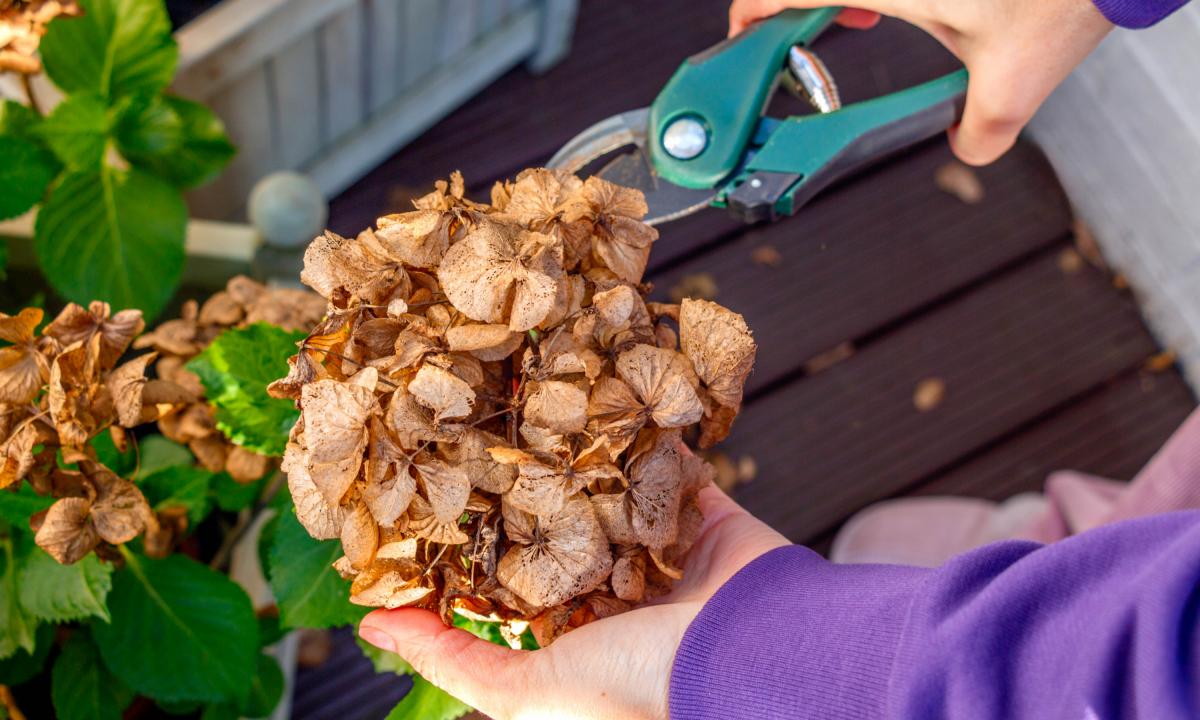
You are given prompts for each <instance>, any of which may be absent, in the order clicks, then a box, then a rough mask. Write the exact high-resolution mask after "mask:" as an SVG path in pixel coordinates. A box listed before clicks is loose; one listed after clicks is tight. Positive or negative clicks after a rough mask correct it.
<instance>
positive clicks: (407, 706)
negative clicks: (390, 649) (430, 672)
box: [386, 675, 471, 720]
mask: <svg viewBox="0 0 1200 720" xmlns="http://www.w3.org/2000/svg"><path fill="white" fill-rule="evenodd" d="M469 712H471V706H470V705H467V704H466V703H464V702H462V701H461V700H459V699H457V698H455V697H454V696H453V695H451V694H450V693H448V692H446V691H445V690H442V689H441V688H439V687H438V686H436V685H434V684H433V683H431V682H429V681H428V680H426V679H425V678H423V677H421V676H420V675H414V676H413V686H412V690H409V691H408V694H407V695H405V696H404V699H403V700H401V701H400V704H399V705H397V706H396V707H394V708H392V711H391V712H390V713H388V716H387V719H386V720H454V719H455V718H459V717H462V716H463V715H466V714H467V713H469Z"/></svg>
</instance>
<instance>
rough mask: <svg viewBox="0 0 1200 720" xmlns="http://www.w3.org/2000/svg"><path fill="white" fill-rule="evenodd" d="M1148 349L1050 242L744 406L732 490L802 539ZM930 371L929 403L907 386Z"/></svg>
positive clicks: (1116, 299) (1091, 275)
mask: <svg viewBox="0 0 1200 720" xmlns="http://www.w3.org/2000/svg"><path fill="white" fill-rule="evenodd" d="M764 332H772V329H770V328H760V329H759V334H760V335H761V334H763V333H764ZM1155 350H1156V348H1155V345H1154V342H1153V340H1152V339H1151V338H1150V336H1149V334H1148V333H1147V332H1146V330H1145V328H1144V327H1143V326H1142V324H1141V320H1140V318H1139V317H1138V314H1137V309H1136V308H1135V307H1134V305H1133V303H1132V302H1131V301H1129V300H1128V299H1127V298H1125V297H1122V296H1121V295H1119V294H1117V293H1115V292H1113V291H1112V290H1111V288H1110V286H1109V284H1108V280H1107V278H1105V277H1103V276H1102V275H1101V274H1100V273H1099V272H1096V271H1093V270H1090V269H1088V270H1082V271H1080V272H1079V273H1077V274H1074V275H1067V274H1064V273H1063V271H1062V270H1060V269H1059V265H1058V258H1057V253H1056V252H1054V251H1053V250H1052V251H1051V252H1050V253H1048V254H1045V255H1043V256H1041V257H1039V258H1037V259H1035V260H1033V261H1031V262H1030V263H1027V264H1025V265H1022V266H1020V267H1018V268H1015V269H1013V270H1012V271H1010V272H1007V273H1004V274H1002V275H1000V276H999V277H996V278H993V279H992V280H990V281H989V282H987V283H985V284H982V285H981V286H979V287H978V288H977V289H974V290H973V291H972V292H971V293H969V294H967V295H965V296H963V297H961V298H959V299H957V300H956V301H955V302H953V303H949V304H947V305H945V306H943V307H939V308H938V309H936V310H934V311H932V312H929V313H928V314H925V315H922V316H920V317H918V318H916V319H914V320H912V321H911V322H908V323H906V324H904V325H902V326H901V327H899V328H897V329H896V330H894V331H893V332H891V333H888V334H886V335H884V336H882V337H879V338H878V339H877V340H876V341H875V342H873V343H871V344H870V345H868V346H867V347H865V348H862V349H860V350H859V351H858V352H857V353H856V354H855V355H854V356H853V357H851V358H849V359H848V360H845V361H843V362H842V363H839V364H837V365H835V366H833V367H832V368H830V369H828V370H826V371H825V372H822V373H819V374H817V375H814V376H812V377H808V378H804V379H801V380H799V381H797V382H794V383H791V384H789V385H787V386H784V387H781V388H778V389H777V390H775V391H774V392H772V393H771V394H769V395H768V396H766V397H764V398H762V399H760V400H758V401H756V402H753V403H751V404H750V405H749V406H748V407H747V408H745V410H744V411H743V414H742V416H741V417H740V418H739V420H738V423H737V425H735V429H734V433H733V435H732V436H731V438H730V439H729V441H727V443H726V444H725V446H724V449H725V451H726V452H728V453H729V454H731V455H734V456H738V455H743V454H745V455H750V456H752V457H753V458H754V459H755V460H756V461H757V463H758V468H759V478H760V479H758V480H755V481H754V482H751V483H749V484H747V485H746V486H744V487H743V488H741V491H740V492H739V494H738V497H739V499H740V500H741V501H742V502H743V503H744V504H745V505H746V507H747V508H748V509H749V510H751V511H752V512H754V513H755V514H757V515H758V516H759V517H761V518H762V519H763V520H765V521H767V522H768V523H770V524H772V525H773V526H774V527H776V528H777V529H778V530H780V531H781V532H783V533H784V534H786V535H787V536H788V537H790V538H792V539H793V540H796V541H803V540H805V539H807V538H811V537H814V536H817V535H819V534H821V533H822V532H824V531H826V530H828V529H830V528H832V527H834V526H836V525H838V524H839V523H841V522H842V521H843V520H844V519H845V518H846V517H848V516H849V515H850V514H851V513H853V512H854V511H856V510H858V509H859V508H862V507H863V506H865V505H867V504H869V503H871V502H874V501H876V500H880V499H883V498H886V497H890V496H892V495H896V494H898V493H901V492H903V491H905V490H906V489H908V488H910V487H912V486H914V485H917V484H919V483H920V482H921V481H922V480H924V479H925V478H928V477H930V476H933V475H935V474H936V473H937V472H938V471H940V470H941V469H942V468H945V467H948V466H950V465H952V464H953V463H954V462H955V461H956V460H957V459H959V458H962V457H964V456H966V455H969V454H970V453H972V452H973V451H975V450H976V449H978V448H980V447H982V446H985V445H987V444H988V443H989V442H990V441H992V440H994V439H995V438H997V437H1000V436H1003V435H1004V434H1005V433H1006V432H1009V431H1010V430H1012V429H1013V428H1016V427H1019V426H1021V425H1022V424H1024V423H1027V422H1029V421H1031V420H1033V419H1035V418H1037V417H1039V416H1041V415H1042V414H1044V413H1046V412H1049V411H1051V410H1053V409H1054V408H1057V407H1059V406H1061V405H1063V404H1065V403H1068V402H1070V401H1071V400H1072V399H1074V398H1077V397H1080V396H1082V395H1084V394H1086V393H1088V392H1089V391H1091V390H1092V389H1093V388H1095V387H1096V386H1098V385H1100V384H1102V383H1104V382H1105V381H1107V380H1109V379H1111V378H1113V377H1115V376H1117V375H1119V374H1121V373H1123V372H1125V371H1127V370H1129V369H1130V368H1132V367H1134V366H1137V365H1138V364H1140V363H1141V362H1143V361H1144V360H1145V359H1146V358H1147V357H1148V356H1150V355H1151V354H1152V353H1154V352H1155ZM927 378H937V379H940V380H941V381H942V382H943V383H945V386H946V394H945V398H944V399H943V400H942V402H941V403H940V404H939V405H938V406H937V407H936V408H934V409H933V410H932V411H930V412H924V413H923V412H919V411H917V410H916V408H915V407H914V405H913V392H914V389H915V387H916V385H917V383H919V382H920V381H922V380H924V379H927Z"/></svg>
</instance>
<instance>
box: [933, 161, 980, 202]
mask: <svg viewBox="0 0 1200 720" xmlns="http://www.w3.org/2000/svg"><path fill="white" fill-rule="evenodd" d="M934 183H935V184H936V185H937V186H938V189H939V190H941V191H942V192H944V193H946V194H948V195H953V196H954V197H956V198H958V199H959V200H960V201H961V202H963V203H964V204H966V205H978V204H979V203H981V202H983V198H984V196H985V195H986V191H985V190H984V187H983V181H982V180H980V179H979V175H978V174H977V173H976V172H975V171H974V170H972V169H971V168H969V167H967V166H966V165H964V164H962V163H961V162H959V161H957V160H952V161H950V162H948V163H946V164H945V165H942V166H941V167H939V168H938V169H937V172H936V173H934Z"/></svg>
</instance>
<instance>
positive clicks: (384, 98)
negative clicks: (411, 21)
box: [365, 0, 404, 112]
mask: <svg viewBox="0 0 1200 720" xmlns="http://www.w3.org/2000/svg"><path fill="white" fill-rule="evenodd" d="M366 3H367V4H366V6H365V7H366V15H367V35H368V37H369V42H370V48H369V53H368V54H369V58H370V59H369V61H368V63H367V67H366V70H367V74H368V76H369V78H370V79H369V84H368V95H369V96H370V98H369V106H370V112H375V111H376V110H378V109H379V108H381V107H383V106H384V105H386V104H388V103H389V102H391V101H392V100H393V99H394V98H395V97H396V94H397V92H398V91H399V85H400V83H399V79H398V78H399V76H400V74H401V72H402V70H401V63H402V57H403V42H402V40H403V37H402V35H401V30H402V28H403V27H404V25H403V22H402V13H403V10H404V5H403V2H402V0H366Z"/></svg>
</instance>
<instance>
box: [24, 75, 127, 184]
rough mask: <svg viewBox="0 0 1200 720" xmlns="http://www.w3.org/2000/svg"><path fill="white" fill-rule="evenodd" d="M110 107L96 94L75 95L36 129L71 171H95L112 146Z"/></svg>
mask: <svg viewBox="0 0 1200 720" xmlns="http://www.w3.org/2000/svg"><path fill="white" fill-rule="evenodd" d="M109 125H110V123H109V117H108V104H107V103H106V102H105V101H104V98H102V97H100V96H99V95H96V94H94V93H82V94H79V95H71V96H69V97H67V99H66V100H63V101H62V102H61V103H59V105H58V107H56V108H54V112H52V113H50V115H49V116H48V117H47V118H46V119H45V120H43V121H42V123H41V124H40V125H38V126H37V127H36V128H35V129H34V131H33V132H34V133H35V134H36V135H37V136H38V137H39V138H41V139H42V140H43V141H45V143H46V144H47V145H49V146H50V149H51V150H53V151H54V154H55V155H57V156H58V158H59V159H60V160H62V161H63V163H64V164H65V165H66V166H67V167H68V168H70V169H71V170H78V171H83V172H94V171H96V170H98V169H99V168H100V164H101V163H102V162H104V147H105V145H106V144H107V143H108V130H109Z"/></svg>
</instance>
